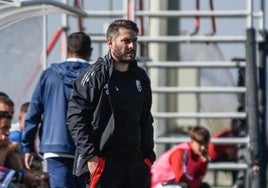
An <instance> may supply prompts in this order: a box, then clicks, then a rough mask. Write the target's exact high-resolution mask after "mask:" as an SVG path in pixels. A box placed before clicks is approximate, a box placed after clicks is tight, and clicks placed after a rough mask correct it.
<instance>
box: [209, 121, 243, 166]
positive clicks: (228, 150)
mask: <svg viewBox="0 0 268 188" xmlns="http://www.w3.org/2000/svg"><path fill="white" fill-rule="evenodd" d="M228 137H238V126H237V121H236V120H233V121H232V123H231V126H230V127H229V128H227V129H225V130H223V131H221V132H219V133H217V134H215V135H212V138H228ZM237 150H238V148H237V145H236V144H212V143H210V144H209V147H208V153H209V157H210V159H211V160H212V161H214V162H218V161H236V158H237Z"/></svg>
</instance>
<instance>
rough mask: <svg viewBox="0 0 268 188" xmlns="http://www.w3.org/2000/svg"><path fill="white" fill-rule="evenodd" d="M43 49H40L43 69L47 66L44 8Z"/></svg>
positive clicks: (44, 13) (45, 16)
mask: <svg viewBox="0 0 268 188" xmlns="http://www.w3.org/2000/svg"><path fill="white" fill-rule="evenodd" d="M42 22H43V31H42V32H43V33H42V35H43V39H42V40H43V51H42V60H41V61H42V66H43V69H44V70H45V69H46V68H47V66H48V65H47V15H46V10H45V8H44V9H43V20H42Z"/></svg>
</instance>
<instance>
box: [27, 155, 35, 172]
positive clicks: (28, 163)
mask: <svg viewBox="0 0 268 188" xmlns="http://www.w3.org/2000/svg"><path fill="white" fill-rule="evenodd" d="M34 156H36V154H35V153H25V154H24V165H25V168H26V169H27V170H31V167H30V166H31V163H32V160H33V157H34Z"/></svg>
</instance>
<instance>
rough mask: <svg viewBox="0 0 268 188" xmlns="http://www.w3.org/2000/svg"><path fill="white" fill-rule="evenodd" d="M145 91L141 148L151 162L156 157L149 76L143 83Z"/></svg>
mask: <svg viewBox="0 0 268 188" xmlns="http://www.w3.org/2000/svg"><path fill="white" fill-rule="evenodd" d="M145 91H146V100H145V105H144V108H143V114H142V119H141V120H142V122H141V127H142V129H141V131H142V132H141V135H142V150H143V153H144V156H145V158H148V159H149V160H150V161H151V163H153V162H154V161H155V159H156V156H155V152H154V135H153V133H154V129H153V116H152V114H151V106H152V91H151V85H150V80H149V78H147V82H146V84H145Z"/></svg>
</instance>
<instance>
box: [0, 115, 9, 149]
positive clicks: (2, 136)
mask: <svg viewBox="0 0 268 188" xmlns="http://www.w3.org/2000/svg"><path fill="white" fill-rule="evenodd" d="M10 127H11V120H10V119H8V118H0V146H3V145H5V144H7V143H8V142H9V138H8V137H9V134H10Z"/></svg>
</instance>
